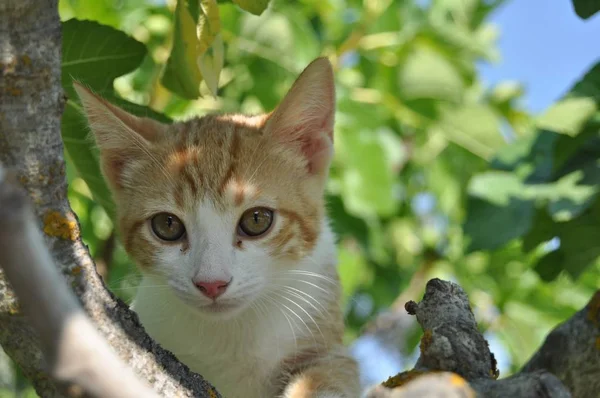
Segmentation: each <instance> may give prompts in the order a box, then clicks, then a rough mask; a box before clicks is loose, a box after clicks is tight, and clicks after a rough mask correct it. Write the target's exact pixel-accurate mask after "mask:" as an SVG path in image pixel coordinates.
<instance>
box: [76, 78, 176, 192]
mask: <svg viewBox="0 0 600 398" xmlns="http://www.w3.org/2000/svg"><path fill="white" fill-rule="evenodd" d="M73 88H74V89H75V91H76V92H77V94H78V95H79V98H80V99H81V103H82V104H83V109H84V112H85V115H86V117H87V120H88V124H89V126H90V129H91V130H92V133H93V134H94V137H95V139H96V144H97V145H98V148H99V149H100V158H101V159H100V160H101V163H102V169H103V171H104V174H105V175H106V177H107V179H108V182H109V183H110V185H111V186H112V187H113V188H116V189H118V188H121V187H122V172H123V169H124V167H125V166H126V165H127V163H129V162H131V161H135V159H136V158H139V157H141V156H144V153H147V151H148V149H149V146H150V145H151V143H152V141H155V140H156V139H158V137H159V136H160V135H162V134H163V133H164V131H165V130H166V129H167V126H166V125H164V124H162V123H160V122H157V121H155V120H153V119H149V118H142V117H137V116H134V115H132V114H130V113H128V112H126V111H124V110H123V109H121V108H119V107H117V106H115V105H113V104H111V103H109V102H108V101H107V100H105V99H103V98H101V97H99V96H98V95H96V94H94V93H93V92H92V91H91V90H90V89H89V88H87V87H85V86H84V85H82V84H81V83H79V82H77V81H74V82H73Z"/></svg>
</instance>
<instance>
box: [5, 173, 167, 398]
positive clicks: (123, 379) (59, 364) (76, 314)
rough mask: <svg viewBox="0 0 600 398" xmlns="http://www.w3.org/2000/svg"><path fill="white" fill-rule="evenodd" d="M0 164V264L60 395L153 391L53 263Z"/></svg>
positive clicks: (123, 394) (20, 196) (133, 395)
mask: <svg viewBox="0 0 600 398" xmlns="http://www.w3.org/2000/svg"><path fill="white" fill-rule="evenodd" d="M5 177H6V172H5V171H4V169H3V168H2V166H1V165H0V219H1V220H2V221H3V222H4V223H6V225H10V226H11V228H10V229H8V228H0V264H2V268H3V269H4V272H5V274H6V277H7V279H8V280H9V282H10V284H11V286H12V287H13V288H14V290H15V292H16V293H17V296H18V298H19V304H20V306H21V308H22V309H23V312H24V313H25V314H26V315H27V316H28V318H29V320H30V322H31V324H32V325H33V326H34V327H35V329H36V331H37V332H38V336H39V338H40V343H41V347H42V350H43V352H44V357H45V359H46V361H47V362H48V365H49V368H50V371H51V374H52V375H53V376H54V377H55V378H56V379H57V380H58V381H59V382H60V384H61V390H62V392H63V393H64V394H65V395H69V396H73V395H76V396H79V395H80V394H79V388H81V389H82V390H83V392H85V393H86V395H90V396H94V397H123V398H125V397H131V398H137V397H140V396H144V397H149V398H151V397H157V398H158V395H156V394H155V393H154V392H153V391H152V390H151V389H150V387H149V386H147V385H146V384H145V383H142V382H141V381H140V380H138V378H137V377H136V376H135V375H134V374H133V372H132V371H131V370H130V369H129V367H127V366H125V364H124V363H123V362H121V360H120V359H119V358H118V357H117V356H116V355H115V354H114V352H113V351H112V349H111V348H110V346H109V345H108V344H107V343H106V341H105V340H104V339H103V338H102V337H101V335H100V334H99V333H98V331H97V330H96V328H95V327H94V326H93V325H92V324H91V322H90V321H89V320H88V319H87V317H86V316H85V313H84V312H83V310H82V309H81V307H80V306H79V303H78V302H77V301H76V299H75V297H74V296H73V294H72V293H71V291H70V290H69V288H68V287H67V285H66V284H65V281H64V279H63V278H62V276H61V275H60V273H59V272H58V271H57V270H56V268H55V267H54V264H53V263H52V258H51V257H50V253H49V252H48V249H47V248H46V246H45V243H44V241H43V238H42V235H41V233H40V231H39V230H38V228H37V226H36V223H35V218H34V217H33V213H32V212H31V210H30V205H29V200H28V199H27V198H26V197H25V194H24V192H23V191H22V190H21V189H20V188H18V187H17V186H16V185H15V184H14V183H13V184H11V183H9V182H8V181H7V178H5Z"/></svg>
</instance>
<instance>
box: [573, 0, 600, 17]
mask: <svg viewBox="0 0 600 398" xmlns="http://www.w3.org/2000/svg"><path fill="white" fill-rule="evenodd" d="M572 1H573V8H575V12H576V13H577V15H578V16H579V17H580V18H582V19H588V18H589V17H591V16H592V15H594V14H595V13H597V12H598V11H600V2H599V1H598V0H572Z"/></svg>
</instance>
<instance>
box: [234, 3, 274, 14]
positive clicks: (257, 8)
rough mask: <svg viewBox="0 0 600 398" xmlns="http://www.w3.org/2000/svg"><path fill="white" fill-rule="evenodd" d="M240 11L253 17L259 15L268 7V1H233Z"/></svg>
mask: <svg viewBox="0 0 600 398" xmlns="http://www.w3.org/2000/svg"><path fill="white" fill-rule="evenodd" d="M233 2H234V3H235V4H237V5H238V6H239V7H240V8H241V9H243V10H246V11H248V12H250V13H252V14H254V15H260V14H262V13H263V11H264V10H266V9H267V6H268V5H269V0H233Z"/></svg>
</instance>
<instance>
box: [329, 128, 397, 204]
mask: <svg viewBox="0 0 600 398" xmlns="http://www.w3.org/2000/svg"><path fill="white" fill-rule="evenodd" d="M337 145H339V147H340V148H341V151H340V152H342V153H344V157H342V158H340V160H341V161H342V162H344V164H345V166H346V168H345V170H344V173H343V175H342V190H343V193H344V194H343V197H344V202H345V204H346V207H347V209H348V211H349V212H350V213H351V214H354V215H362V216H368V215H371V216H372V215H380V216H390V215H392V214H393V213H394V212H395V211H396V209H397V206H398V202H397V200H396V199H395V198H394V183H395V181H394V179H395V175H394V170H393V165H394V164H395V163H397V161H398V159H399V157H401V156H402V154H401V153H397V152H393V151H392V152H389V149H393V148H399V147H400V143H399V142H398V139H397V138H396V137H394V136H393V135H391V134H389V132H388V131H386V130H380V131H378V132H377V134H374V133H373V132H372V131H370V130H360V131H356V130H345V131H344V132H343V134H340V138H339V140H338V144H337ZM390 147H391V148H390Z"/></svg>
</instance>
